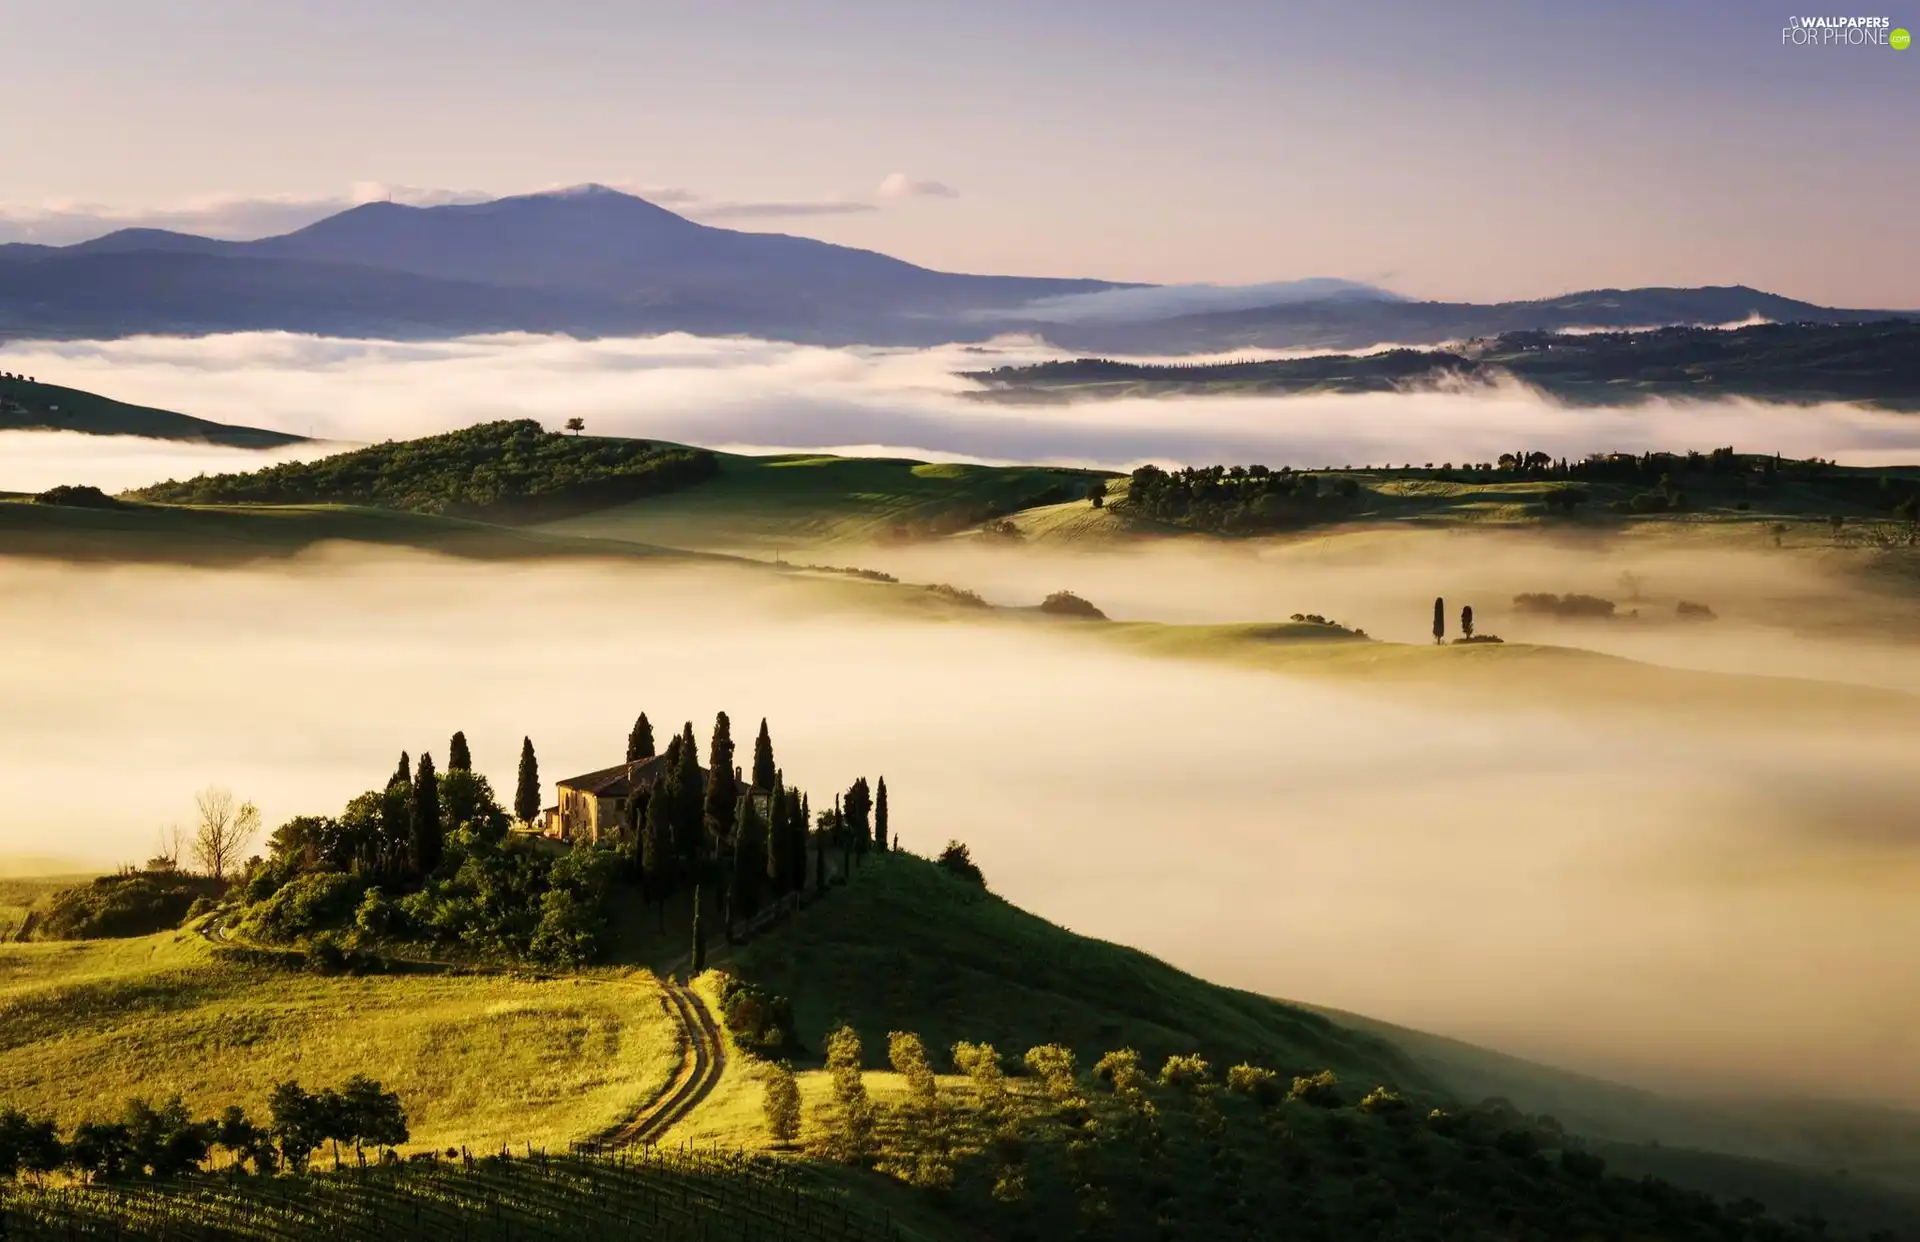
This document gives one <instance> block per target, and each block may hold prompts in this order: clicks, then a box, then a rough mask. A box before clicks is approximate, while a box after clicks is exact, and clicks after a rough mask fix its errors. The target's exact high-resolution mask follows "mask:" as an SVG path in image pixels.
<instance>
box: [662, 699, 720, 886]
mask: <svg viewBox="0 0 1920 1242" xmlns="http://www.w3.org/2000/svg"><path fill="white" fill-rule="evenodd" d="M677 740H678V742H679V749H678V750H677V751H675V752H674V762H673V773H672V775H671V777H670V778H669V779H670V781H671V784H670V785H669V786H668V789H669V791H670V793H669V797H670V805H669V807H668V811H669V820H670V822H671V823H672V825H673V852H674V855H675V857H677V858H678V859H679V860H680V868H681V870H682V872H683V873H685V874H686V875H687V876H689V877H695V878H700V877H704V875H705V872H706V864H707V860H708V858H709V857H711V853H710V850H709V848H708V847H709V845H710V844H711V841H710V839H709V835H708V833H707V830H706V826H705V793H706V785H705V783H704V782H703V780H702V779H701V776H700V748H699V745H698V744H697V743H696V742H695V741H694V740H693V722H692V721H691V720H689V721H687V722H686V725H685V727H683V728H682V729H681V730H680V737H679V738H678V739H677Z"/></svg>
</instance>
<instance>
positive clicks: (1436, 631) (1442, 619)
mask: <svg viewBox="0 0 1920 1242" xmlns="http://www.w3.org/2000/svg"><path fill="white" fill-rule="evenodd" d="M1446 637H1447V601H1446V600H1444V599H1435V600H1434V601H1433V641H1434V642H1436V643H1438V642H1445V641H1446Z"/></svg>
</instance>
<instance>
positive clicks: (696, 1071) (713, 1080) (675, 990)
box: [605, 978, 727, 1147]
mask: <svg viewBox="0 0 1920 1242" xmlns="http://www.w3.org/2000/svg"><path fill="white" fill-rule="evenodd" d="M660 990H661V991H662V992H663V993H665V994H666V998H667V1002H668V1006H669V1008H670V1009H671V1010H672V1012H673V1016H674V1018H675V1019H677V1020H678V1021H679V1023H680V1030H681V1033H682V1035H683V1037H684V1039H685V1041H686V1059H685V1060H684V1061H683V1062H682V1064H681V1067H680V1075H679V1077H678V1078H677V1079H675V1081H674V1085H673V1087H672V1088H671V1089H670V1090H669V1091H668V1092H667V1094H666V1095H665V1096H663V1097H662V1098H661V1099H660V1100H659V1102H657V1103H656V1104H654V1105H652V1106H651V1107H649V1108H644V1109H642V1110H641V1111H640V1113H639V1115H638V1116H636V1117H635V1118H634V1119H633V1120H632V1121H629V1122H627V1123H626V1124H625V1125H623V1126H621V1127H619V1128H618V1129H616V1130H614V1131H613V1133H611V1134H609V1135H608V1136H607V1138H606V1140H605V1141H606V1143H607V1145H608V1146H610V1147H628V1146H631V1145H633V1144H635V1143H652V1142H657V1141H658V1140H659V1138H660V1136H661V1135H663V1134H665V1133H666V1132H667V1131H669V1130H671V1129H673V1127H674V1126H676V1125H678V1124H679V1123H680V1122H681V1121H682V1120H684V1119H685V1118H686V1116H687V1114H689V1113H691V1112H692V1111H693V1110H694V1109H696V1108H698V1107H699V1106H700V1104H701V1102H702V1101H703V1100H705V1099H706V1098H707V1097H708V1096H709V1095H712V1094H713V1089H714V1088H715V1087H716V1086H718V1085H719V1083H720V1075H721V1073H722V1072H723V1071H725V1069H726V1068H727V1049H726V1044H725V1043H724V1042H723V1041H722V1040H721V1038H720V1028H719V1027H718V1026H716V1025H715V1024H714V1021H713V1014H712V1013H710V1012H708V1010H707V1004H706V1002H705V1001H703V1000H701V999H700V996H699V994H698V993H697V992H695V991H693V990H692V989H691V988H688V987H686V986H685V985H684V984H681V983H677V982H675V981H674V980H673V979H671V978H666V979H662V980H661V981H660Z"/></svg>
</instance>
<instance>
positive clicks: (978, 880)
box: [934, 841, 987, 888]
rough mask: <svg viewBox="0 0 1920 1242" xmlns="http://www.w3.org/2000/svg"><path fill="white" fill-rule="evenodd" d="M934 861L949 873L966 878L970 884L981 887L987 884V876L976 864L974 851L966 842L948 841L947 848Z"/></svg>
mask: <svg viewBox="0 0 1920 1242" xmlns="http://www.w3.org/2000/svg"><path fill="white" fill-rule="evenodd" d="M934 861H935V862H936V863H938V864H939V866H940V869H941V870H942V871H944V872H946V873H947V874H948V875H951V876H955V877H957V878H959V879H962V880H965V881H966V882H967V883H969V884H978V885H979V886H980V887H981V888H985V887H986V886H987V877H986V876H985V875H983V874H982V873H981V871H980V868H979V867H977V866H975V865H974V862H973V853H972V851H970V850H968V849H967V847H966V844H965V843H964V842H960V841H949V842H947V846H946V848H945V849H943V850H941V851H940V857H938V858H936V859H935V860H934Z"/></svg>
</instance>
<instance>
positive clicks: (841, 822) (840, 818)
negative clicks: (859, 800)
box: [833, 794, 853, 880]
mask: <svg viewBox="0 0 1920 1242" xmlns="http://www.w3.org/2000/svg"><path fill="white" fill-rule="evenodd" d="M833 839H834V840H836V841H838V842H839V843H840V875H841V878H842V879H843V880H851V879H853V840H852V836H851V834H849V833H848V832H847V813H846V811H845V810H843V809H842V808H841V805H840V795H839V794H835V795H833Z"/></svg>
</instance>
